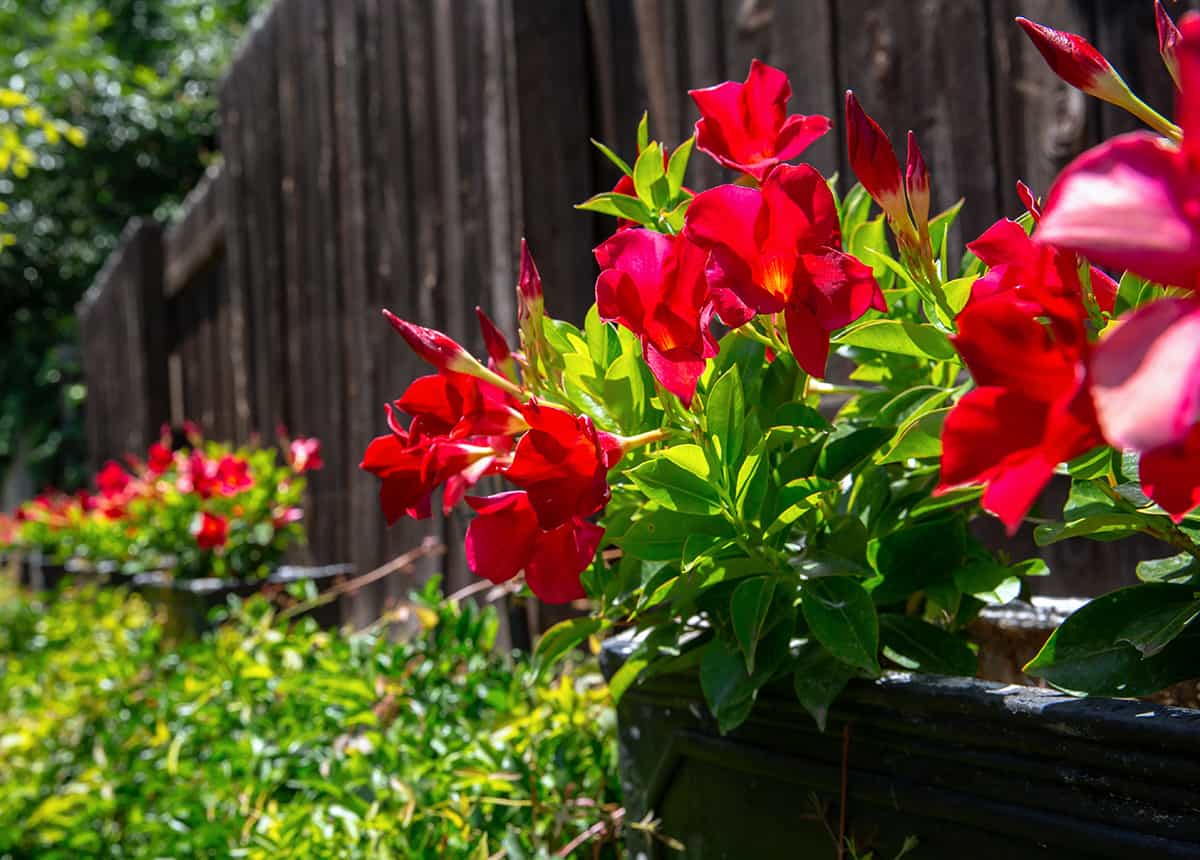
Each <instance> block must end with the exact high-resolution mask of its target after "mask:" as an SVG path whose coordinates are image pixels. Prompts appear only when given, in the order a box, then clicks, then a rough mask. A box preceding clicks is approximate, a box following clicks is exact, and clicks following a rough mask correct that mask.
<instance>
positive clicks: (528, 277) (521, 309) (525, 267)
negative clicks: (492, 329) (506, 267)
mask: <svg viewBox="0 0 1200 860" xmlns="http://www.w3.org/2000/svg"><path fill="white" fill-rule="evenodd" d="M544 304H545V300H544V299H543V297H542V276H541V275H539V274H538V270H537V266H536V265H535V264H534V262H533V255H532V254H530V253H529V244H528V243H527V242H526V241H525V240H524V239H522V240H521V273H520V274H519V275H518V276H517V319H518V321H520V322H522V323H524V322H525V320H527V319H534V320H537V321H538V323H539V325H540V323H541V319H542V310H543V307H544Z"/></svg>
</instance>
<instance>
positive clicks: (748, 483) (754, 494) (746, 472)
mask: <svg viewBox="0 0 1200 860" xmlns="http://www.w3.org/2000/svg"><path fill="white" fill-rule="evenodd" d="M770 471H771V464H770V461H769V460H768V459H767V457H766V455H765V454H764V453H763V451H762V446H761V445H760V446H759V447H758V448H757V449H755V451H754V453H753V454H747V455H746V458H745V459H744V460H742V467H741V468H740V469H739V470H738V474H737V480H736V482H735V483H734V501H735V503H736V504H737V509H738V513H739V514H741V516H742V518H743V519H745V520H749V521H751V522H754V521H757V519H758V516H759V514H760V513H761V512H762V506H763V502H764V501H765V499H766V495H767V484H768V482H769V479H770V474H769V473H770Z"/></svg>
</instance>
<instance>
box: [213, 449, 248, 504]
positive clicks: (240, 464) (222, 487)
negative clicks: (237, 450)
mask: <svg viewBox="0 0 1200 860" xmlns="http://www.w3.org/2000/svg"><path fill="white" fill-rule="evenodd" d="M215 477H216V482H217V488H218V489H219V491H220V493H221V495H223V496H232V495H236V494H237V493H240V492H241V491H242V490H246V489H249V488H250V487H252V486H253V485H254V479H253V478H252V477H251V476H250V463H249V462H248V461H246V460H243V459H242V458H241V457H235V456H233V455H232V454H226V455H225V456H224V457H222V458H221V459H220V460H219V461H218V462H217V468H216V474H215Z"/></svg>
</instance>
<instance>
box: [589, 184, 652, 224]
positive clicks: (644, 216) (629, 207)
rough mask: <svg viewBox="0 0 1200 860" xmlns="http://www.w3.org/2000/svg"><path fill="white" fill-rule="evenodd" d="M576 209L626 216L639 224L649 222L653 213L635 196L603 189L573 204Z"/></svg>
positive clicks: (620, 216)
mask: <svg viewBox="0 0 1200 860" xmlns="http://www.w3.org/2000/svg"><path fill="white" fill-rule="evenodd" d="M575 208H576V209H583V210H585V211H587V212H599V213H600V214H601V215H613V216H615V217H617V218H628V219H629V220H630V221H636V222H638V223H639V224H649V223H651V221H652V220H653V217H654V216H653V215H652V214H651V213H650V210H649V209H648V208H646V205H645V204H644V203H642V201H641V200H639V199H638V198H636V197H630V196H629V195H628V194H618V193H617V192H615V191H605V192H604V193H602V194H596V195H594V196H592V197H589V198H588V199H587V200H585V201H583V202H582V203H577V204H575Z"/></svg>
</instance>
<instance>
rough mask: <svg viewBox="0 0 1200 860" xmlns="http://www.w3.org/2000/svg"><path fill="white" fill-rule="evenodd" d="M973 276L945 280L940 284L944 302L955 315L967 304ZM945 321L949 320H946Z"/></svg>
mask: <svg viewBox="0 0 1200 860" xmlns="http://www.w3.org/2000/svg"><path fill="white" fill-rule="evenodd" d="M976 280H978V279H977V278H975V277H967V278H955V279H954V280H953V281H947V282H946V283H944V284H942V292H943V293H944V294H945V296H946V304H948V305H949V306H950V310H952V311H954V313H955V314H956V315H957V314H958V313H959V312H960V311H961V310H962V309H963V308H964V307H966V305H967V300H968V299H970V298H971V288H972V287H973V286H975V281H976ZM947 322H951V321H950V320H947Z"/></svg>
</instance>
